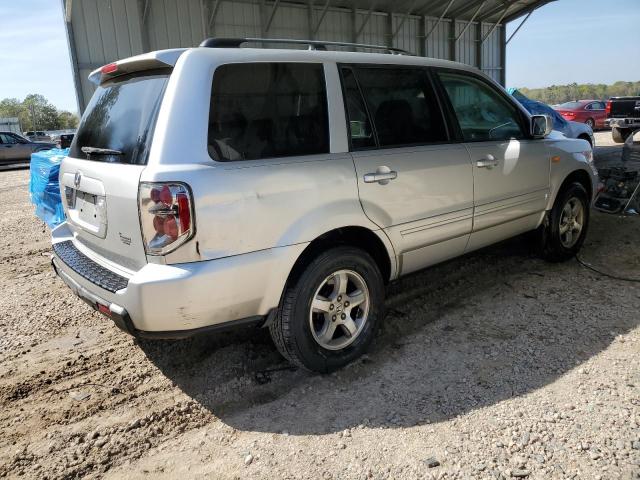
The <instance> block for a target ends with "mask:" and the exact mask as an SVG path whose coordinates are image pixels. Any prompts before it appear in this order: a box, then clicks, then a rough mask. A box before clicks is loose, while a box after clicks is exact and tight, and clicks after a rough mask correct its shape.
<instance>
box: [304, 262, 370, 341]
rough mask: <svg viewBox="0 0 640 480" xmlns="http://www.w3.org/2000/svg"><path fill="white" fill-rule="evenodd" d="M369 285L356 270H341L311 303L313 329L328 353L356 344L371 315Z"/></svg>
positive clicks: (325, 283) (319, 290) (326, 282)
mask: <svg viewBox="0 0 640 480" xmlns="http://www.w3.org/2000/svg"><path fill="white" fill-rule="evenodd" d="M370 303H371V302H370V296H369V289H368V288H367V284H366V282H365V281H364V279H363V278H362V276H360V274H358V273H357V272H354V271H353V270H338V271H337V272H334V273H332V274H331V275H329V276H328V277H326V278H325V279H324V280H323V282H322V283H321V284H320V286H319V287H318V289H317V290H316V293H315V295H314V297H313V300H312V302H311V309H310V312H309V326H310V328H311V333H312V334H313V338H314V340H315V341H316V342H317V343H318V345H320V346H321V347H323V348H326V349H327V350H340V349H343V348H345V347H347V346H349V345H350V344H352V343H353V342H354V341H355V340H356V338H358V336H359V335H360V333H361V332H362V330H363V328H364V326H365V324H366V322H367V317H368V314H369V306H370Z"/></svg>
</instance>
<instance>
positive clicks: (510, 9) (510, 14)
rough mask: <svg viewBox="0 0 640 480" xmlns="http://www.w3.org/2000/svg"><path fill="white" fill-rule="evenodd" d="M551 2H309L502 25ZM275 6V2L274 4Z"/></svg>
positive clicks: (477, 0) (351, 0) (428, 0)
mask: <svg viewBox="0 0 640 480" xmlns="http://www.w3.org/2000/svg"><path fill="white" fill-rule="evenodd" d="M553 1H555V0H329V1H325V0H312V1H311V2H310V3H312V4H313V5H314V6H317V7H323V6H325V5H326V6H329V5H330V6H331V7H344V8H357V9H360V10H371V11H374V12H375V11H379V12H404V13H406V14H407V15H424V16H429V17H443V18H454V19H456V20H472V21H479V22H487V23H506V22H510V21H511V20H515V19H516V18H518V17H520V16H522V15H525V14H527V13H529V12H531V11H533V10H535V9H536V8H539V7H541V6H543V5H545V4H547V3H551V2H553ZM274 3H275V4H277V3H278V0H275V1H274Z"/></svg>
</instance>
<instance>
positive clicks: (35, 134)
mask: <svg viewBox="0 0 640 480" xmlns="http://www.w3.org/2000/svg"><path fill="white" fill-rule="evenodd" d="M24 136H25V137H27V138H28V139H29V140H31V141H32V142H51V137H50V136H49V135H47V133H46V132H43V131H41V130H37V131H29V132H24Z"/></svg>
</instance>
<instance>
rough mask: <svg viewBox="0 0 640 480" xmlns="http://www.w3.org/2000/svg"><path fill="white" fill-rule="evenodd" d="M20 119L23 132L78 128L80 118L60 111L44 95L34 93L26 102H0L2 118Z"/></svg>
mask: <svg viewBox="0 0 640 480" xmlns="http://www.w3.org/2000/svg"><path fill="white" fill-rule="evenodd" d="M6 117H18V119H19V120H20V126H21V128H22V131H25V132H26V131H28V130H66V129H69V128H76V127H77V126H78V121H79V119H78V116H77V115H76V114H74V113H71V112H68V111H66V110H58V109H57V108H56V107H55V106H54V105H52V104H51V103H50V102H49V101H48V100H47V99H46V98H45V97H44V96H43V95H40V94H37V93H32V94H30V95H27V96H26V97H25V99H24V100H22V101H20V100H18V99H17V98H5V99H4V100H0V118H6Z"/></svg>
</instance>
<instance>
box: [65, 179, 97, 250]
mask: <svg viewBox="0 0 640 480" xmlns="http://www.w3.org/2000/svg"><path fill="white" fill-rule="evenodd" d="M65 198H66V201H67V208H68V210H69V219H70V220H71V221H72V222H73V223H74V224H76V225H78V226H79V227H80V228H82V229H83V230H85V231H87V232H89V233H92V234H93V235H96V236H97V237H100V238H104V237H105V236H106V233H107V201H106V198H105V197H104V196H103V195H95V194H92V193H87V192H83V191H82V190H78V189H74V188H71V187H65Z"/></svg>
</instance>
